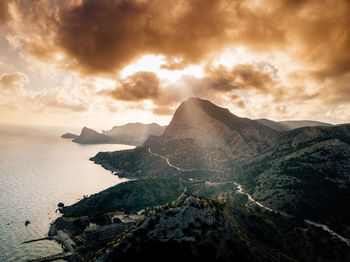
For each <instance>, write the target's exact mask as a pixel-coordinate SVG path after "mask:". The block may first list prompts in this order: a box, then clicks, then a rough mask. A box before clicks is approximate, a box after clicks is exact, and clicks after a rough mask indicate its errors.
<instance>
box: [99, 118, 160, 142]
mask: <svg viewBox="0 0 350 262" xmlns="http://www.w3.org/2000/svg"><path fill="white" fill-rule="evenodd" d="M165 128H166V126H160V125H158V124H156V123H152V124H142V123H128V124H126V125H122V126H114V127H113V128H112V129H111V130H109V131H103V132H102V133H103V134H104V135H107V136H109V137H111V138H113V140H114V141H118V142H123V143H124V144H132V145H140V144H142V143H143V142H145V140H146V139H147V138H148V137H149V136H150V135H153V136H160V135H161V134H162V133H163V132H164V130H165Z"/></svg>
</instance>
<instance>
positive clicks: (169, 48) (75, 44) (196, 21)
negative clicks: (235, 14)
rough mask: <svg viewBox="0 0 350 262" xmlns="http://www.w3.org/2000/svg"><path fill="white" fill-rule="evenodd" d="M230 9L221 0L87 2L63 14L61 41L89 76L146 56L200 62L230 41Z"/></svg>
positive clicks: (92, 0)
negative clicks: (148, 54) (223, 43)
mask: <svg viewBox="0 0 350 262" xmlns="http://www.w3.org/2000/svg"><path fill="white" fill-rule="evenodd" d="M228 6H229V3H228V2H226V1H218V0H191V1H181V0H175V1H162V0H152V1H139V0H128V1H124V0H106V1H98V0H86V1H83V3H82V4H81V5H79V6H77V7H75V8H72V9H71V10H69V11H66V12H61V13H60V20H59V23H58V26H57V37H56V41H57V43H58V44H59V45H60V46H61V47H62V48H63V49H64V50H65V51H66V52H67V53H68V54H69V55H70V56H71V57H73V58H74V59H75V61H76V63H75V64H74V66H75V67H76V68H77V69H78V70H81V71H83V72H85V73H92V74H94V73H109V72H116V71H118V70H120V69H122V68H123V67H124V66H126V65H128V64H129V63H131V62H132V61H134V60H135V59H137V58H138V57H140V56H141V55H142V54H146V53H152V54H163V55H165V56H169V57H180V58H182V59H183V63H188V62H192V63H195V62H198V61H200V59H201V58H203V56H205V55H206V54H207V53H208V52H210V51H211V50H213V49H215V48H217V47H218V46H220V45H221V44H220V43H222V39H225V38H227V37H228V36H227V29H228V26H229V13H228V12H227V11H226V7H228Z"/></svg>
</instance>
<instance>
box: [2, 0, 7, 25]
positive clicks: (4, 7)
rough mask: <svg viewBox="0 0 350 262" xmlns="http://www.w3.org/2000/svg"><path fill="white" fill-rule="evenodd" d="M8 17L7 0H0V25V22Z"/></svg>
mask: <svg viewBox="0 0 350 262" xmlns="http://www.w3.org/2000/svg"><path fill="white" fill-rule="evenodd" d="M8 18H9V13H8V1H7V0H2V1H0V25H1V23H5V22H6V21H7V19H8Z"/></svg>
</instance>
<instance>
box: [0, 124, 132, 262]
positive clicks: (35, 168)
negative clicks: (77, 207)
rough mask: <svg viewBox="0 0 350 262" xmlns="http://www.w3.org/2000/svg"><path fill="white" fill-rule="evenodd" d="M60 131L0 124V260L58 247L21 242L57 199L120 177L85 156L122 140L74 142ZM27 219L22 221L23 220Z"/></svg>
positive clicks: (69, 199)
mask: <svg viewBox="0 0 350 262" xmlns="http://www.w3.org/2000/svg"><path fill="white" fill-rule="evenodd" d="M61 134H62V131H57V130H47V129H46V130H44V129H40V128H39V129H27V128H26V129H18V128H13V127H0V261H26V260H28V259H30V258H37V257H41V256H46V255H49V254H54V253H59V252H61V248H60V246H59V245H57V244H56V243H54V242H52V241H44V242H35V243H31V244H21V243H22V242H23V241H27V240H30V239H35V238H41V237H44V236H45V235H46V234H47V232H48V229H49V224H50V222H52V221H53V220H54V219H55V218H56V217H57V215H58V214H57V213H55V210H56V208H57V203H58V202H63V203H64V204H65V205H70V204H73V203H74V202H76V201H77V200H79V199H81V198H82V197H83V196H84V195H90V194H93V193H96V192H99V191H101V190H103V189H106V188H108V187H110V186H112V185H115V184H118V183H121V182H123V181H125V179H120V178H118V177H116V176H113V175H111V174H110V172H109V171H106V170H104V169H103V168H102V167H100V166H98V165H95V164H93V163H92V162H91V161H89V158H90V157H91V156H94V155H95V154H96V153H97V152H99V151H115V150H122V149H130V148H133V147H131V146H126V145H79V144H75V143H72V142H71V141H70V140H66V139H61V138H60V135H61ZM26 220H29V221H30V222H31V223H30V224H29V225H28V226H25V225H24V222H25V221H26Z"/></svg>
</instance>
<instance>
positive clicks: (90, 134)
mask: <svg viewBox="0 0 350 262" xmlns="http://www.w3.org/2000/svg"><path fill="white" fill-rule="evenodd" d="M111 140H112V139H111V138H110V137H109V136H106V135H103V134H100V133H98V132H96V131H95V130H93V129H90V128H87V127H84V128H83V129H82V130H81V133H80V136H78V137H77V138H75V139H74V140H73V142H75V143H79V144H104V143H110V142H111Z"/></svg>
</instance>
